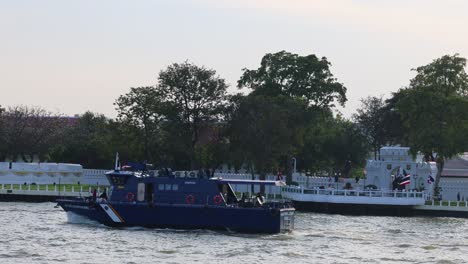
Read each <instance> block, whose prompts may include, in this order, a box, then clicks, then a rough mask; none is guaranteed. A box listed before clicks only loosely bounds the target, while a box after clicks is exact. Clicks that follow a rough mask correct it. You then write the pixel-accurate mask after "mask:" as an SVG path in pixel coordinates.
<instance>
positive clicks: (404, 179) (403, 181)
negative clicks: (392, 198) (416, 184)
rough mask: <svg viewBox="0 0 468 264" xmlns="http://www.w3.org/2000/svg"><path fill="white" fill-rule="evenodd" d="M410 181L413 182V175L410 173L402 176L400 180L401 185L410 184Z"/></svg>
mask: <svg viewBox="0 0 468 264" xmlns="http://www.w3.org/2000/svg"><path fill="white" fill-rule="evenodd" d="M410 183H411V175H409V174H408V175H406V176H404V177H402V178H401V179H400V180H399V182H398V184H399V185H408V184H410Z"/></svg>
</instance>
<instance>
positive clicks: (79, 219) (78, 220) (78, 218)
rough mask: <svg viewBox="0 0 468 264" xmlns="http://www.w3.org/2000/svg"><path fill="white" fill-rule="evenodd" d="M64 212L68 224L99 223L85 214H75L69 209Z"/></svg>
mask: <svg viewBox="0 0 468 264" xmlns="http://www.w3.org/2000/svg"><path fill="white" fill-rule="evenodd" d="M66 214H67V220H68V223H70V224H85V225H99V223H98V222H96V221H93V220H91V219H89V218H87V217H85V216H82V215H79V214H75V213H73V212H70V211H68V212H66Z"/></svg>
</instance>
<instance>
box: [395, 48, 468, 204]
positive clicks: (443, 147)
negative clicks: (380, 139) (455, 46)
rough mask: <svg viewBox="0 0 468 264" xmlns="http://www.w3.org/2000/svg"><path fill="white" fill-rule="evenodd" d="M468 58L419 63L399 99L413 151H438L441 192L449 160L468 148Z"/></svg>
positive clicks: (437, 188) (436, 186)
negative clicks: (467, 70) (466, 69)
mask: <svg viewBox="0 0 468 264" xmlns="http://www.w3.org/2000/svg"><path fill="white" fill-rule="evenodd" d="M465 66H466V59H464V58H462V57H459V56H458V55H454V56H449V55H446V56H443V57H441V58H438V59H436V60H434V61H433V62H432V63H430V64H428V65H425V66H421V67H418V68H417V69H416V73H417V74H416V76H415V77H414V78H413V79H412V80H411V82H410V86H409V87H408V88H407V89H406V90H404V91H403V92H402V93H403V98H402V99H401V100H399V102H398V103H397V109H398V111H399V113H400V114H401V116H402V120H403V124H404V126H405V128H406V130H405V131H406V134H407V137H408V142H409V146H410V147H411V149H412V151H413V152H418V151H420V152H422V153H424V154H425V155H426V156H429V155H431V154H432V153H436V154H437V158H436V162H437V175H436V179H435V183H434V193H435V194H436V195H437V194H438V190H439V181H440V176H441V173H442V170H443V168H444V164H445V160H446V159H447V158H450V157H452V156H454V155H457V154H459V153H461V152H463V151H466V149H467V148H468V140H467V135H468V115H467V113H468V98H467V91H468V77H467V74H466V72H465Z"/></svg>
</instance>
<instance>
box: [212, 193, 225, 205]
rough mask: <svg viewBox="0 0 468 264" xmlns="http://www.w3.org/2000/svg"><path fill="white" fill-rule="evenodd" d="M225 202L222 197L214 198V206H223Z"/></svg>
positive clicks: (216, 196)
mask: <svg viewBox="0 0 468 264" xmlns="http://www.w3.org/2000/svg"><path fill="white" fill-rule="evenodd" d="M222 202H223V197H221V195H219V194H218V195H215V197H213V203H214V204H217V205H218V204H221V203H222Z"/></svg>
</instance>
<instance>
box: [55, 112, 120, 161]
mask: <svg viewBox="0 0 468 264" xmlns="http://www.w3.org/2000/svg"><path fill="white" fill-rule="evenodd" d="M109 122H110V120H109V119H107V118H106V117H105V116H104V115H100V114H95V113H92V112H86V113H84V114H83V115H81V116H79V117H78V120H77V122H76V123H75V124H73V125H71V126H68V127H67V131H66V134H65V137H64V140H63V142H62V144H60V145H59V146H57V147H56V148H54V151H53V153H52V155H51V156H52V158H53V160H54V161H56V162H72V163H78V164H81V165H83V166H84V167H86V168H112V167H113V166H112V165H113V160H112V159H113V157H114V155H115V152H114V151H115V149H113V147H114V146H115V144H116V143H115V142H113V141H112V138H111V133H110V131H109Z"/></svg>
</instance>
